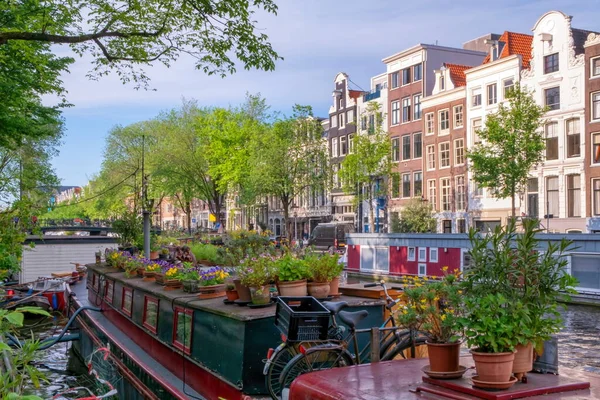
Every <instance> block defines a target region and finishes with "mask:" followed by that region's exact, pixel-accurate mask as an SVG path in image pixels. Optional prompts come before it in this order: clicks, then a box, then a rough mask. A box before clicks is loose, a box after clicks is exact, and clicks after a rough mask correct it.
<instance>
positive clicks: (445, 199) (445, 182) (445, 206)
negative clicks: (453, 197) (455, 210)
mask: <svg viewBox="0 0 600 400" xmlns="http://www.w3.org/2000/svg"><path fill="white" fill-rule="evenodd" d="M440 186H441V188H442V210H443V211H450V210H452V206H451V204H450V178H442V179H440Z"/></svg>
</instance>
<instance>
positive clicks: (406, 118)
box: [402, 97, 410, 122]
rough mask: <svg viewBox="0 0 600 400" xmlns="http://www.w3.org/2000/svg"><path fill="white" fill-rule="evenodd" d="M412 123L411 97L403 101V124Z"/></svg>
mask: <svg viewBox="0 0 600 400" xmlns="http://www.w3.org/2000/svg"><path fill="white" fill-rule="evenodd" d="M408 121H410V97H407V98H405V99H402V122H408Z"/></svg>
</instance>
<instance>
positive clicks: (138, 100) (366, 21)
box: [53, 0, 600, 185]
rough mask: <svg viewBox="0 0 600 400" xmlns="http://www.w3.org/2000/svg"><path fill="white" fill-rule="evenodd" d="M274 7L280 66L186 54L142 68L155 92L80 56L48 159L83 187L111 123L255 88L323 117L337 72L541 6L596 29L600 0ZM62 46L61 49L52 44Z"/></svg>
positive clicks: (483, 29) (539, 11)
mask: <svg viewBox="0 0 600 400" xmlns="http://www.w3.org/2000/svg"><path fill="white" fill-rule="evenodd" d="M277 3H278V5H279V13H278V15H277V16H276V17H274V16H271V15H263V14H259V15H257V16H256V17H257V19H258V26H259V27H260V28H261V31H262V32H264V33H266V34H267V35H269V36H270V38H271V43H272V44H273V47H274V48H275V50H276V51H277V52H278V53H279V54H280V55H281V56H283V57H284V60H283V61H280V62H278V64H277V68H276V71H274V72H264V71H245V70H243V69H242V70H240V71H239V72H238V73H237V74H235V75H232V76H228V77H226V78H224V79H222V78H219V77H208V76H205V75H204V74H203V73H202V72H200V71H197V70H195V69H194V64H193V61H192V60H191V59H189V58H187V57H182V58H181V59H180V60H179V61H178V62H177V63H176V64H175V65H173V66H172V67H171V68H164V67H162V66H155V67H153V68H150V69H147V70H146V72H147V73H148V75H149V76H150V77H151V78H152V87H153V88H154V89H156V91H136V90H134V89H133V87H132V86H128V85H123V84H121V83H120V82H119V80H118V79H117V78H116V77H115V76H108V77H105V78H103V79H101V80H100V81H90V80H88V79H87V78H86V77H85V75H86V72H87V71H88V70H89V69H90V64H89V60H87V59H86V58H85V57H84V58H83V59H78V60H77V61H76V63H75V64H74V65H73V66H72V68H71V72H70V73H69V74H67V75H65V76H64V77H63V79H64V82H65V86H66V88H67V90H68V91H69V94H68V100H69V101H70V102H71V103H72V104H74V105H75V106H74V107H72V108H69V109H67V110H65V112H64V118H65V121H66V128H67V132H66V135H65V137H64V140H63V143H64V144H63V145H62V146H61V148H60V155H59V156H58V157H57V158H56V159H55V160H54V161H53V165H54V167H55V169H56V172H57V174H58V176H59V177H60V178H61V179H62V182H63V184H65V185H84V184H85V183H87V181H88V179H89V178H90V177H91V176H92V175H93V174H95V173H96V172H98V171H99V170H100V166H101V162H102V152H103V149H104V140H105V137H106V134H107V132H108V131H109V130H110V129H111V127H113V126H115V125H119V124H120V125H127V124H130V123H133V122H137V121H141V120H145V119H149V118H152V117H154V116H156V115H157V114H158V113H159V112H160V111H161V110H165V109H171V108H174V107H177V106H178V105H179V104H181V100H182V99H183V98H187V99H192V98H193V99H196V100H197V101H198V103H199V104H200V105H202V106H227V105H237V104H239V103H241V102H242V101H243V99H244V97H245V93H246V92H250V93H258V92H260V93H261V94H262V95H263V96H264V97H265V98H266V99H267V101H268V102H269V104H270V105H271V107H272V109H273V110H278V111H282V112H284V113H285V112H289V111H290V110H291V107H292V106H293V105H294V104H296V103H298V104H305V105H306V104H307V105H311V106H313V109H314V110H315V113H316V114H317V115H319V116H325V115H326V114H327V112H328V108H329V104H330V102H331V90H332V85H333V79H334V77H335V75H336V74H337V73H338V72H340V71H343V72H346V73H348V74H349V75H350V79H351V80H352V81H353V82H355V83H356V84H358V85H359V86H360V87H362V88H364V89H367V90H368V86H369V78H370V77H371V76H374V75H377V74H379V73H382V72H384V64H383V63H382V62H381V59H382V58H384V57H386V56H389V55H391V54H393V53H396V52H398V51H401V50H404V49H406V48H408V47H411V46H413V45H415V44H417V43H435V42H436V41H437V42H438V44H440V45H444V46H453V47H461V45H462V43H464V42H466V41H468V40H470V39H473V38H476V37H479V36H482V35H484V34H486V33H490V32H494V33H502V32H503V31H505V30H510V31H514V32H522V33H531V28H532V27H533V25H534V24H535V22H536V21H537V19H538V18H539V17H541V16H542V15H543V14H544V13H545V12H547V11H550V10H560V11H563V12H565V13H566V14H568V15H572V16H573V20H572V26H573V27H575V28H580V29H589V30H595V31H599V30H600V22H598V21H600V18H599V17H600V12H599V11H598V10H599V7H598V6H599V5H600V1H599V0H504V1H487V0H486V1H475V0H417V1H414V2H410V1H398V0H396V1H388V0H385V1H384V0H374V1H373V0H372V1H364V0H363V1H360V0H346V1H339V0H338V1H333V0H302V1H298V0H279V1H277ZM58 51H60V52H61V53H62V52H63V51H65V50H63V49H58Z"/></svg>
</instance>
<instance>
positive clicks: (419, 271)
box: [417, 263, 427, 276]
mask: <svg viewBox="0 0 600 400" xmlns="http://www.w3.org/2000/svg"><path fill="white" fill-rule="evenodd" d="M421 267H425V273H424V274H422V273H421ZM417 275H418V276H427V264H426V263H419V264H418V265H417Z"/></svg>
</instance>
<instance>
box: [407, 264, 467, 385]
mask: <svg viewBox="0 0 600 400" xmlns="http://www.w3.org/2000/svg"><path fill="white" fill-rule="evenodd" d="M442 271H443V274H444V275H443V277H442V279H441V280H438V281H433V282H430V281H429V279H428V278H427V277H425V278H419V277H414V278H412V277H411V278H406V277H405V278H404V279H403V283H404V284H405V289H404V293H403V295H402V300H403V301H404V305H403V306H402V308H401V310H400V312H398V314H397V319H398V323H399V325H401V326H405V327H407V328H410V329H413V330H415V331H418V332H419V333H420V334H422V335H425V336H427V351H428V356H429V368H428V369H427V370H426V373H427V371H431V372H438V373H453V372H457V374H453V375H452V377H456V378H459V377H460V376H462V374H461V373H460V372H461V369H460V365H459V356H460V346H461V338H462V325H461V323H460V318H461V316H462V308H463V305H462V290H460V287H459V277H460V271H459V270H455V271H454V272H448V267H443V268H442ZM465 371H466V369H465V370H462V372H463V373H464V372H465Z"/></svg>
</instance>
